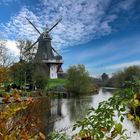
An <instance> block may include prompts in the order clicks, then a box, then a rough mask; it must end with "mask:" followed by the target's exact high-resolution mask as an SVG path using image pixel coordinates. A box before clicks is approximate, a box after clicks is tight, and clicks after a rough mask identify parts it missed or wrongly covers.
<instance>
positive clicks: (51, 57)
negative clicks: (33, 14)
mask: <svg viewBox="0 0 140 140" xmlns="http://www.w3.org/2000/svg"><path fill="white" fill-rule="evenodd" d="M26 19H27V20H28V21H29V23H30V24H31V25H32V26H33V27H34V28H35V30H36V31H37V32H38V33H39V37H38V39H37V40H36V41H35V42H34V43H33V44H32V45H31V46H30V47H29V48H28V49H27V50H26V51H25V52H24V53H26V52H28V51H30V50H31V49H32V48H33V47H34V45H35V44H36V43H38V49H37V53H36V54H35V58H34V61H35V62H37V63H39V62H41V63H43V64H45V65H44V70H45V72H46V73H47V75H48V76H49V78H50V79H57V78H58V74H59V73H60V72H62V68H61V65H62V64H63V58H62V56H61V55H59V53H58V52H57V51H56V50H55V49H54V48H53V47H52V45H51V40H52V39H51V37H50V35H49V32H50V31H51V30H52V29H53V28H54V27H55V26H56V25H57V24H58V23H59V22H60V21H61V20H62V19H59V20H58V21H57V22H56V23H55V24H54V25H53V26H52V27H51V28H50V29H47V28H46V29H45V31H44V32H43V33H41V32H40V31H39V30H38V29H37V28H36V26H35V25H34V24H33V23H32V22H31V21H30V20H29V19H28V18H26Z"/></svg>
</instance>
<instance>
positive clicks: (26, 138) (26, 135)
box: [21, 131, 29, 140]
mask: <svg viewBox="0 0 140 140" xmlns="http://www.w3.org/2000/svg"><path fill="white" fill-rule="evenodd" d="M21 138H22V139H23V140H29V135H28V133H27V132H26V131H22V132H21Z"/></svg>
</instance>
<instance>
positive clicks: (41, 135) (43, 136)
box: [39, 132, 45, 140]
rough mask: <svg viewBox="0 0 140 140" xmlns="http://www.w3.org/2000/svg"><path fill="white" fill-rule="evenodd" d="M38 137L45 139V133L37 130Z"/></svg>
mask: <svg viewBox="0 0 140 140" xmlns="http://www.w3.org/2000/svg"><path fill="white" fill-rule="evenodd" d="M39 137H40V138H41V140H45V135H44V134H43V133H41V132H39Z"/></svg>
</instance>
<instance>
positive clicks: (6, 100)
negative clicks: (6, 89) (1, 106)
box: [2, 94, 10, 103]
mask: <svg viewBox="0 0 140 140" xmlns="http://www.w3.org/2000/svg"><path fill="white" fill-rule="evenodd" d="M9 99H10V95H8V94H5V95H4V98H3V99H2V102H3V103H8V102H9Z"/></svg>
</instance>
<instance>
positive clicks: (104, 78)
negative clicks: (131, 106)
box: [101, 73, 109, 81]
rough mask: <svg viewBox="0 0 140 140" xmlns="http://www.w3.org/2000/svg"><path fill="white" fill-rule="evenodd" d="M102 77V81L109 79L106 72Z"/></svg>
mask: <svg viewBox="0 0 140 140" xmlns="http://www.w3.org/2000/svg"><path fill="white" fill-rule="evenodd" d="M101 77H102V81H107V80H108V79H109V77H108V75H107V74H106V73H103V74H102V76H101Z"/></svg>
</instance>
